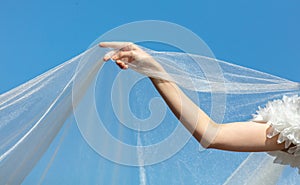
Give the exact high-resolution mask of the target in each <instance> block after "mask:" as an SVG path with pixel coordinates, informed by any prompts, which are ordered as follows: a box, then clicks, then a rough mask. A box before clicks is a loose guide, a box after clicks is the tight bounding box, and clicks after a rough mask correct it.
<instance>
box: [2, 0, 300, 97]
mask: <svg viewBox="0 0 300 185" xmlns="http://www.w3.org/2000/svg"><path fill="white" fill-rule="evenodd" d="M299 6H300V2H298V1H287V2H285V1H279V0H275V1H258V0H256V1H230V2H228V1H214V0H212V1H158V0H154V1H143V2H141V1H137V0H133V1H88V2H87V1H80V0H78V1H73V0H66V1H58V0H53V1H37V0H36V1H33V0H29V1H16V0H11V1H2V2H1V6H0V22H1V29H0V54H1V67H0V93H3V92H5V91H8V90H9V89H11V88H13V87H15V86H17V85H20V84H22V83H24V82H26V81H27V80H29V79H32V78H33V77H35V76H37V75H38V74H41V73H43V72H45V71H47V70H49V69H51V68H52V67H54V66H56V65H58V64H60V63H62V62H63V61H66V60H67V59H70V58H71V57H73V56H76V55H77V54H79V53H81V52H82V51H84V50H85V49H86V48H87V47H88V45H89V44H90V43H91V42H92V41H93V40H94V39H96V38H97V37H98V36H100V35H101V34H103V33H104V32H106V31H108V30H110V29H112V28H114V27H116V26H119V25H121V24H124V23H128V22H131V21H137V20H147V19H155V20H164V21H170V22H174V23H177V24H180V25H182V26H185V27H187V28H189V29H191V30H192V31H193V32H195V33H196V34H197V35H198V36H200V37H201V38H202V39H203V40H204V41H205V42H206V43H207V44H208V45H209V46H210V48H211V49H212V50H213V52H214V53H215V55H216V57H217V58H219V59H223V60H226V61H230V62H233V63H237V64H240V65H243V66H247V67H250V68H254V69H257V70H261V71H264V72H267V73H271V74H274V75H277V76H281V77H284V78H288V79H291V80H293V81H300V78H299V68H298V67H299V61H300V52H299V48H300V35H299V33H300V24H299V19H300V12H299V11H298V10H299Z"/></svg>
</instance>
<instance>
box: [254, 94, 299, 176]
mask: <svg viewBox="0 0 300 185" xmlns="http://www.w3.org/2000/svg"><path fill="white" fill-rule="evenodd" d="M253 121H256V122H265V123H267V124H268V125H270V126H271V130H270V132H269V133H268V137H269V138H272V137H274V136H277V135H278V140H277V142H278V143H279V144H280V143H285V148H286V149H287V153H286V152H282V151H278V152H270V154H271V155H273V156H276V158H275V160H274V162H276V163H279V164H284V165H287V164H288V165H291V166H292V167H297V168H298V169H299V170H300V97H299V96H297V95H295V96H291V97H288V96H284V97H283V98H282V99H277V100H273V101H270V102H268V103H267V105H266V107H264V108H261V107H260V108H259V110H258V111H257V114H255V115H254V118H253ZM299 173H300V171H299Z"/></svg>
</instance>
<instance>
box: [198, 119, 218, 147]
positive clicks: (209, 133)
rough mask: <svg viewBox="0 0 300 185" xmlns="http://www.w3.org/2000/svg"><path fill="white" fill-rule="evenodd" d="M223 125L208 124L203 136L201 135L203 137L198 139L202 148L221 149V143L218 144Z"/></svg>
mask: <svg viewBox="0 0 300 185" xmlns="http://www.w3.org/2000/svg"><path fill="white" fill-rule="evenodd" d="M221 126H222V125H221V124H217V123H215V122H212V121H211V123H210V124H208V126H207V127H206V129H205V131H204V132H203V134H201V137H198V138H200V140H199V139H197V140H198V141H199V143H200V144H201V146H202V147H203V148H206V149H218V148H219V144H218V143H219V142H218V138H219V137H218V136H219V134H220V130H221Z"/></svg>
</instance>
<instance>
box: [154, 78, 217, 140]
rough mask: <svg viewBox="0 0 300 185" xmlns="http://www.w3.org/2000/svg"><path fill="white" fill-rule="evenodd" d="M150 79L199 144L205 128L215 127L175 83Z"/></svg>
mask: <svg viewBox="0 0 300 185" xmlns="http://www.w3.org/2000/svg"><path fill="white" fill-rule="evenodd" d="M150 79H151V81H152V83H153V85H154V86H155V88H156V89H157V91H158V92H159V93H160V95H161V96H162V97H163V99H164V100H165V102H166V103H167V105H168V106H169V108H170V109H171V111H172V112H173V113H174V115H175V116H176V117H177V118H178V120H180V122H181V123H182V124H183V125H184V126H185V127H186V128H187V129H188V130H189V131H190V132H191V133H192V134H193V136H194V137H195V138H196V139H197V140H198V141H199V142H200V141H201V139H202V137H203V135H204V134H205V132H206V131H207V128H210V127H208V126H213V127H216V126H217V124H216V123H214V122H213V120H211V118H210V117H209V116H208V115H207V114H206V113H205V112H203V111H202V110H201V109H200V108H199V107H198V106H197V105H196V104H195V103H194V102H192V100H191V99H189V98H188V97H187V96H186V95H185V94H184V93H183V92H182V91H181V89H180V88H179V87H178V86H177V85H176V84H175V83H173V82H170V81H167V80H162V79H157V78H151V77H150Z"/></svg>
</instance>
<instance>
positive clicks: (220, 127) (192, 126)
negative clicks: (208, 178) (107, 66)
mask: <svg viewBox="0 0 300 185" xmlns="http://www.w3.org/2000/svg"><path fill="white" fill-rule="evenodd" d="M100 46H101V47H108V48H114V49H118V51H116V52H115V53H114V54H112V56H105V57H104V60H105V61H108V60H109V59H113V60H115V61H116V63H117V65H118V66H119V67H120V68H121V69H127V68H128V64H129V63H134V64H138V65H143V66H147V68H149V69H151V70H153V71H155V72H160V73H166V72H165V71H164V69H163V68H162V67H161V66H160V65H159V64H158V63H157V62H156V61H155V60H154V59H153V58H152V57H150V56H149V55H148V54H147V53H145V52H144V51H143V50H142V49H140V48H139V47H138V46H136V45H134V44H132V43H124V42H103V43H100ZM150 80H151V82H152V83H153V85H154V86H155V88H156V89H157V91H158V92H159V93H160V95H161V96H162V98H163V99H164V100H165V102H166V103H167V105H168V106H169V108H170V109H171V110H172V112H173V113H174V115H175V116H176V117H177V118H178V119H179V120H180V122H181V123H182V124H183V125H184V126H185V127H186V128H187V129H188V130H189V131H190V132H191V133H192V134H193V136H194V137H195V138H196V139H197V140H198V141H199V142H200V143H201V144H202V145H203V146H204V147H209V148H216V149H221V150H230V151H245V152H258V151H274V150H282V149H284V144H280V145H279V144H277V137H273V138H271V139H269V138H268V137H267V133H268V129H269V126H268V125H267V124H262V123H255V122H239V123H228V124H217V123H215V122H214V121H213V120H212V119H211V118H210V117H209V116H208V115H207V114H206V113H205V112H203V111H202V110H201V109H200V108H199V107H198V106H197V105H196V104H194V103H193V102H192V101H191V100H190V99H189V98H188V97H187V96H186V95H185V94H184V93H183V92H182V90H181V89H180V88H179V87H178V86H177V85H176V84H175V83H173V82H171V81H167V80H163V79H158V78H152V77H150ZM237 111H238V110H237Z"/></svg>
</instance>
